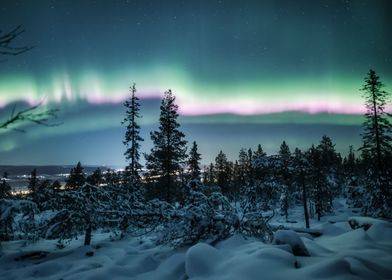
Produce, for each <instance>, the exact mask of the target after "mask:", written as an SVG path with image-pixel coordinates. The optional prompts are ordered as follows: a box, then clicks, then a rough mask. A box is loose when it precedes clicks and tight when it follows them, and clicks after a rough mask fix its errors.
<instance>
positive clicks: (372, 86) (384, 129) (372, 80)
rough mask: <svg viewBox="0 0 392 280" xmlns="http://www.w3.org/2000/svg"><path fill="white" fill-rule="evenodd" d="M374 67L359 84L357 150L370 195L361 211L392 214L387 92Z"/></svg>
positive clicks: (391, 146) (391, 150)
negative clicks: (362, 100) (359, 142)
mask: <svg viewBox="0 0 392 280" xmlns="http://www.w3.org/2000/svg"><path fill="white" fill-rule="evenodd" d="M383 87H384V84H383V83H382V82H381V81H380V77H379V76H377V74H376V72H375V71H374V70H369V72H368V74H367V76H366V77H365V84H364V85H363V87H362V91H363V96H364V97H365V107H366V113H365V121H364V123H363V129H364V131H363V133H362V140H363V145H362V147H361V148H360V149H359V150H360V151H361V152H362V158H363V160H364V163H365V167H366V172H367V174H368V175H367V176H368V178H369V179H370V180H369V181H368V183H367V185H368V190H367V192H368V194H370V198H369V199H367V200H368V201H369V203H368V205H367V207H366V209H365V211H370V212H372V213H373V214H374V215H377V216H392V210H391V209H392V202H391V201H392V191H391V181H392V180H391V178H392V167H391V166H392V137H391V134H392V125H391V123H390V122H389V119H388V113H387V112H386V111H385V109H386V106H387V102H388V101H389V100H388V98H390V97H389V93H387V92H386V91H384V90H383ZM389 116H390V115H389Z"/></svg>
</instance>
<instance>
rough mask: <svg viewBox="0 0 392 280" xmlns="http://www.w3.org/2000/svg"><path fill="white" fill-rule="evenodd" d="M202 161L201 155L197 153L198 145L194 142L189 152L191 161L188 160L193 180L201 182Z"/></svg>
mask: <svg viewBox="0 0 392 280" xmlns="http://www.w3.org/2000/svg"><path fill="white" fill-rule="evenodd" d="M200 160H201V155H200V154H199V152H198V151H197V144H196V142H195V141H193V144H192V148H191V150H190V152H189V160H188V166H189V173H190V178H191V180H200V174H201V172H200Z"/></svg>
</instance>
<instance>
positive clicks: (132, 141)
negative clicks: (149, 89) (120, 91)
mask: <svg viewBox="0 0 392 280" xmlns="http://www.w3.org/2000/svg"><path fill="white" fill-rule="evenodd" d="M130 89H131V96H130V97H129V99H128V100H126V101H125V102H124V106H125V108H126V113H125V114H126V115H125V118H124V120H123V121H122V124H126V126H127V127H126V132H125V139H124V141H123V143H124V145H125V146H126V151H125V153H124V155H125V159H126V160H127V161H128V162H129V164H128V165H127V166H126V168H125V178H124V181H125V184H126V185H127V186H126V187H127V188H128V190H129V191H131V192H133V191H135V188H140V186H136V185H139V184H140V174H139V172H140V170H141V168H142V165H141V164H140V153H139V150H140V142H141V141H143V138H142V137H141V136H140V126H139V125H138V123H137V119H140V118H141V116H140V113H139V111H140V104H139V98H138V97H137V96H136V84H133V86H132V87H131V88H130Z"/></svg>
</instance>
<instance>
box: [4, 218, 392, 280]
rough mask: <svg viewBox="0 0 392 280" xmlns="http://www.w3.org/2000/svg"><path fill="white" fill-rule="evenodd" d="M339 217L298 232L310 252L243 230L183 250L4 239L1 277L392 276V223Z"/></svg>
mask: <svg viewBox="0 0 392 280" xmlns="http://www.w3.org/2000/svg"><path fill="white" fill-rule="evenodd" d="M338 213H339V212H338ZM333 218H335V220H334V221H333V223H331V221H324V222H322V223H319V224H318V225H316V226H315V229H316V230H317V231H319V232H321V233H322V236H321V237H317V238H314V237H312V236H311V235H309V234H306V233H303V234H299V236H300V239H301V240H302V242H303V244H304V245H305V246H306V248H307V250H308V252H309V254H310V256H295V255H294V254H293V253H292V250H291V248H290V245H288V244H281V243H280V244H279V245H271V244H264V243H262V242H260V241H257V240H254V239H248V240H245V239H244V238H243V237H242V236H239V235H235V236H233V237H231V238H229V239H227V240H225V241H222V242H220V243H218V244H217V245H216V246H215V247H212V246H210V245H208V244H204V243H199V244H196V245H194V246H192V247H190V248H182V249H177V250H173V249H171V248H168V247H157V246H155V245H154V243H153V242H152V241H150V240H149V239H147V238H144V239H137V238H131V237H128V238H125V239H123V240H114V241H112V240H111V238H110V236H109V234H108V233H98V232H97V233H95V235H94V237H93V243H94V245H93V246H92V247H85V246H82V239H79V240H73V241H71V243H70V244H69V245H68V246H67V247H65V248H64V249H58V248H57V247H56V242H55V241H48V240H41V241H39V242H37V243H34V244H27V245H26V243H25V242H24V241H10V242H3V243H2V257H1V258H0V279H4V280H5V279H7V280H12V279H64V280H66V279H77V280H81V279H94V280H98V279H105V280H106V279H233V280H238V279H243V280H246V279H301V280H302V279H372V280H373V279H375V280H376V279H392V224H391V223H388V222H381V221H379V222H378V220H374V219H370V220H367V219H361V218H358V220H359V221H360V222H363V221H366V222H368V223H369V222H372V225H371V226H370V228H369V229H368V230H367V231H365V230H364V229H363V228H358V229H355V230H353V229H352V228H351V227H350V225H349V223H348V220H349V219H350V217H348V215H346V214H344V215H340V214H339V215H336V216H334V217H329V218H328V220H332V219H333ZM86 253H87V254H86ZM88 255H92V256H88Z"/></svg>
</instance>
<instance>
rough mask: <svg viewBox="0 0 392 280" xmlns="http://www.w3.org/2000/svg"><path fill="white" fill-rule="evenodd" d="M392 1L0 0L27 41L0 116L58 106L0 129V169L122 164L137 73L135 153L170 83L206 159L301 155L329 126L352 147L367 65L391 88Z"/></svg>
mask: <svg viewBox="0 0 392 280" xmlns="http://www.w3.org/2000/svg"><path fill="white" fill-rule="evenodd" d="M391 8H392V4H391V2H390V1H377V2H372V1H370V0H360V1H335V2H325V1H316V2H313V1H312V2H310V3H309V2H308V1H305V0H301V1H296V2H295V3H293V2H291V1H285V0H280V1H245V2H244V3H241V4H238V3H236V2H234V1H187V3H186V4H185V3H183V2H181V1H171V2H169V3H152V2H145V1H116V2H114V3H108V2H105V1H95V2H88V1H87V2H83V3H71V2H68V1H56V2H52V1H49V0H44V1H40V2H39V3H38V4H37V3H32V2H30V1H21V2H14V1H11V0H7V1H5V2H4V5H2V9H1V13H2V19H3V26H0V29H1V30H2V31H3V32H7V31H9V30H12V29H13V28H15V27H16V26H19V25H21V26H22V28H23V30H24V32H23V33H21V34H20V36H18V38H16V40H15V47H21V46H34V48H33V49H31V50H29V51H27V52H25V53H22V54H21V55H17V56H12V57H11V56H7V57H6V60H5V61H3V63H1V64H0V65H1V67H0V123H1V121H3V120H6V119H7V118H8V117H9V116H10V114H11V112H12V111H13V108H14V106H16V110H22V109H23V108H26V106H32V105H36V104H38V103H40V102H42V103H43V106H42V108H43V109H45V108H54V109H59V112H58V119H56V120H54V121H55V122H58V123H61V125H59V126H55V127H41V126H36V125H30V124H24V125H23V126H22V127H14V128H15V129H24V130H26V133H20V132H17V131H14V130H12V129H7V130H4V129H3V130H1V131H0V164H15V165H25V164H33V165H36V164H40V165H46V164H51V165H62V164H67V165H72V164H75V163H76V162H77V161H81V162H85V163H86V164H88V165H104V164H106V165H116V166H125V164H126V162H125V160H124V156H123V153H124V151H125V148H124V147H123V145H122V140H123V138H124V132H125V128H124V127H122V126H121V121H122V119H123V118H124V116H125V108H124V107H123V105H122V102H123V101H124V100H125V99H126V98H127V97H128V96H129V87H130V86H131V85H132V83H133V82H135V83H136V87H137V96H138V97H139V98H140V99H141V115H142V116H143V117H142V119H140V125H141V127H142V136H143V138H144V139H145V141H144V143H142V152H143V153H148V152H149V149H150V148H151V145H152V144H151V141H150V137H149V133H150V131H152V130H154V129H156V127H157V124H158V117H159V104H160V99H161V97H162V95H163V92H164V91H165V90H168V89H172V90H173V93H174V95H175V96H176V104H177V105H178V106H179V114H180V117H179V122H180V124H181V129H182V130H183V131H184V133H185V134H186V140H187V141H188V143H189V144H190V143H191V142H193V141H196V142H197V143H198V145H199V147H200V152H201V154H202V163H203V164H208V163H210V162H213V161H214V158H215V156H216V155H217V154H218V152H219V151H220V150H223V152H225V153H226V154H227V155H228V158H229V159H231V160H235V158H236V157H237V156H238V152H239V150H240V149H241V148H246V149H248V148H252V149H255V148H256V146H257V145H258V144H261V145H262V147H263V149H264V150H265V151H266V152H267V153H268V154H275V153H277V151H278V149H279V145H280V144H281V143H282V142H283V141H286V142H287V143H288V145H289V146H290V148H291V149H292V150H294V148H295V147H298V148H300V149H302V150H303V149H307V148H309V147H310V145H311V144H317V143H318V142H319V140H320V139H321V137H322V135H324V134H326V135H328V136H330V137H331V138H332V140H333V141H334V143H335V144H336V149H337V151H339V152H340V153H341V154H342V155H345V154H346V153H347V152H348V148H349V145H353V146H354V148H355V149H357V148H359V146H360V141H361V136H360V134H361V124H362V121H363V118H362V116H361V114H363V112H364V109H365V107H364V100H363V98H362V96H361V91H360V89H361V87H362V85H363V82H364V81H363V79H364V77H365V76H366V73H367V72H368V70H369V69H370V68H372V69H374V70H376V71H377V73H378V75H379V76H380V77H381V81H382V82H383V83H384V84H385V85H386V88H385V89H386V90H387V91H388V90H390V89H391V85H392V66H391V65H392V64H391V62H392V55H391V52H390V49H392V39H391V38H390V36H389V28H388V27H389V26H390V23H391V20H390V18H389V15H388V13H387V11H388V10H391ZM130 14H132V16H129V15H130ZM102 18H104V19H105V20H102ZM315 19H317V20H315ZM389 109H391V107H390V106H389ZM228 139H230V141H227V140H228ZM142 160H143V161H144V159H143V157H142Z"/></svg>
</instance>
